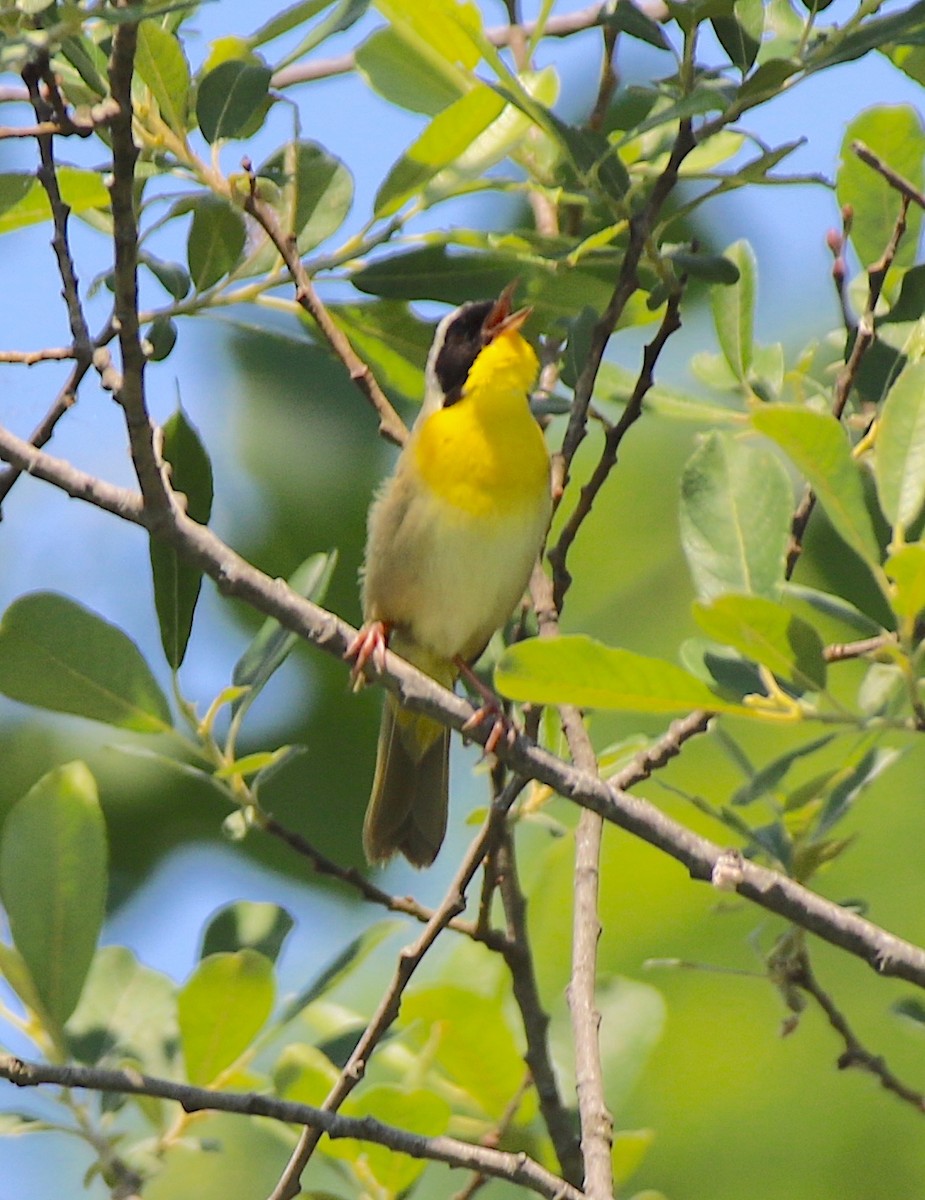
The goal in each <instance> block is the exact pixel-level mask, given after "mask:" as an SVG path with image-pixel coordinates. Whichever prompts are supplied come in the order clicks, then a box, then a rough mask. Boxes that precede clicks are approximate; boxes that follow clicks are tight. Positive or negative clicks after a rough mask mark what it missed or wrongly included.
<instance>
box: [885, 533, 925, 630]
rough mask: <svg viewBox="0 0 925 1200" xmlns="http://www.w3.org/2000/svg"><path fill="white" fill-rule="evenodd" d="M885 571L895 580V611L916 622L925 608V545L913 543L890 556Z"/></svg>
mask: <svg viewBox="0 0 925 1200" xmlns="http://www.w3.org/2000/svg"><path fill="white" fill-rule="evenodd" d="M883 569H884V571H886V573H887V575H888V576H889V577H890V579H892V580H893V585H894V586H893V588H892V589H891V590H892V592H893V597H892V602H893V604H892V606H893V611H894V612H895V613H896V614H897V615H898V616H900V617H905V618H907V620H909V621H914V620H915V618H916V617H917V616H918V615H919V613H920V612H921V611H922V609H923V608H925V545H923V544H922V542H912V543H910V544H909V545H908V546H903V547H901V549H899V550H897V551H896V552H895V554H891V555H890V556H889V558H888V559H887V560H886V562H885V563H884V564H883Z"/></svg>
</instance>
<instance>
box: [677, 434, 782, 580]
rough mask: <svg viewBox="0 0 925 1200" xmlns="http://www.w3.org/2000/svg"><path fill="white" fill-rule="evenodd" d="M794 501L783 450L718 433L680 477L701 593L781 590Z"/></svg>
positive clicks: (689, 551)
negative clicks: (780, 453)
mask: <svg viewBox="0 0 925 1200" xmlns="http://www.w3.org/2000/svg"><path fill="white" fill-rule="evenodd" d="M792 506H793V489H792V487H791V485H790V480H789V478H788V476H787V472H786V470H785V468H784V466H783V464H782V463H781V462H780V460H779V459H778V457H777V455H776V454H774V453H773V452H772V451H770V450H768V449H765V448H763V447H760V446H753V445H749V444H748V443H746V442H742V441H739V440H738V439H735V438H733V437H731V436H730V435H728V434H721V433H711V434H710V435H709V436H708V437H707V438H706V439H705V440H704V441H703V443H702V444H701V445H700V446H699V447H698V448H697V450H695V451H694V453H693V454H692V455H691V457H690V459H689V460H688V462H687V463H686V465H685V467H684V472H683V474H682V476H681V541H682V545H683V547H684V553H685V555H686V556H687V561H688V565H689V566H690V570H691V575H692V577H693V580H694V586H695V587H696V589H697V595H698V596H699V597H700V598H701V599H702V600H709V599H711V598H712V597H714V596H719V595H722V593H723V592H751V593H754V594H755V595H758V596H767V597H771V598H773V597H774V596H776V595H777V592H778V590H779V588H780V586H781V584H782V583H783V580H784V556H785V553H786V549H787V542H788V539H789V536H790V520H791V509H792Z"/></svg>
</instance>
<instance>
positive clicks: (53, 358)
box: [0, 346, 77, 367]
mask: <svg viewBox="0 0 925 1200" xmlns="http://www.w3.org/2000/svg"><path fill="white" fill-rule="evenodd" d="M76 357H77V355H76V353H75V351H74V347H73V346H52V347H50V348H49V349H47V350H0V363H21V364H22V366H24V367H34V366H35V364H36V363H40V362H66V361H67V360H68V359H69V358H76Z"/></svg>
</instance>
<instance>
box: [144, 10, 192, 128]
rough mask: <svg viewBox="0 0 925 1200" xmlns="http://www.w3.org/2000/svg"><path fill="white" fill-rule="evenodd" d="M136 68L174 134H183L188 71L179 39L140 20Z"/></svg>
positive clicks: (148, 22)
mask: <svg viewBox="0 0 925 1200" xmlns="http://www.w3.org/2000/svg"><path fill="white" fill-rule="evenodd" d="M135 68H136V70H137V71H138V74H139V76H140V78H141V79H142V81H143V82H144V83H145V84H147V86H148V87H149V88H150V89H151V94H152V95H153V96H154V99H155V100H156V101H157V106H158V108H159V109H160V112H161V116H162V117H163V119H164V120H165V121H166V123H167V124H168V125H169V126H170V128H171V129H172V130H173V131H174V133H177V134H179V135H180V136H183V135H185V133H186V115H187V104H188V97H189V85H190V74H189V65H188V64H187V61H186V55H185V54H184V53H183V48H182V46H181V45H180V41H179V39H178V38H177V37H176V36H175V35H174V34H172V33H168V32H167V30H166V29H163V28H162V27H161V26H160V25H158V24H157V23H156V22H155V21H142V22H141V24H140V25H139V26H138V49H137V52H136V55H135Z"/></svg>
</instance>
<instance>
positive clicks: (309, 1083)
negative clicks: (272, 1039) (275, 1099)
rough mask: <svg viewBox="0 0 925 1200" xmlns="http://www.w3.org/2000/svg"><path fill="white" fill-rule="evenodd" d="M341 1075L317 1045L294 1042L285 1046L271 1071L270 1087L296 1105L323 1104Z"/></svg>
mask: <svg viewBox="0 0 925 1200" xmlns="http://www.w3.org/2000/svg"><path fill="white" fill-rule="evenodd" d="M339 1075H340V1072H339V1071H338V1070H337V1068H336V1067H335V1066H334V1064H333V1063H332V1062H331V1060H330V1059H329V1058H328V1056H327V1055H326V1054H324V1053H322V1051H321V1050H319V1049H318V1047H317V1046H307V1045H306V1044H305V1043H304V1042H295V1043H291V1044H290V1045H288V1046H286V1048H285V1049H284V1050H283V1052H282V1054H281V1055H280V1056H279V1058H278V1059H277V1060H276V1065H275V1067H274V1068H273V1086H274V1088H275V1089H276V1093H277V1095H278V1096H280V1097H282V1099H284V1100H294V1101H295V1102H296V1103H297V1104H313V1105H315V1106H316V1107H317V1106H318V1105H320V1104H323V1103H324V1099H325V1097H326V1096H327V1094H328V1092H329V1091H330V1090H331V1088H332V1087H333V1086H334V1084H335V1083H337V1079H338V1076H339Z"/></svg>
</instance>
